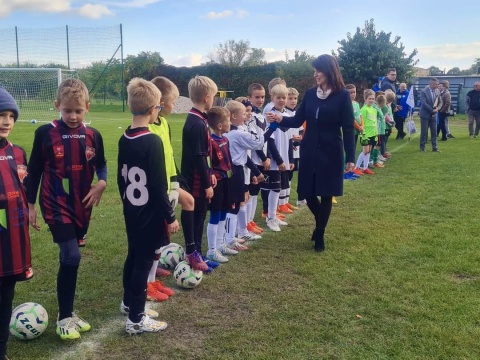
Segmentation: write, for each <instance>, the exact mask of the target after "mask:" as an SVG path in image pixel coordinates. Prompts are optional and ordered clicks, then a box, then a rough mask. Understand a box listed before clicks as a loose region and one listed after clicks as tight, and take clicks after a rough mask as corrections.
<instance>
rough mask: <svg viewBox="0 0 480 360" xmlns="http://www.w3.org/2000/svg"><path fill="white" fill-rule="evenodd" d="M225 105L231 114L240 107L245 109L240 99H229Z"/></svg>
mask: <svg viewBox="0 0 480 360" xmlns="http://www.w3.org/2000/svg"><path fill="white" fill-rule="evenodd" d="M225 107H226V108H227V110H228V111H230V114H231V115H233V114H236V113H238V112H239V111H241V110H242V109H245V105H243V104H242V103H241V102H240V101H237V100H230V101H229V102H227V103H226V104H225Z"/></svg>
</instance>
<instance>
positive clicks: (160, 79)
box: [152, 76, 180, 101]
mask: <svg viewBox="0 0 480 360" xmlns="http://www.w3.org/2000/svg"><path fill="white" fill-rule="evenodd" d="M152 83H153V84H154V85H155V86H156V87H157V88H158V90H160V92H161V93H162V98H161V101H166V100H173V99H176V98H178V97H179V96H180V93H179V92H178V87H177V85H175V84H174V83H173V82H172V81H171V80H169V79H167V78H166V77H164V76H157V77H155V78H153V79H152Z"/></svg>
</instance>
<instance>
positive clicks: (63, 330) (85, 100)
mask: <svg viewBox="0 0 480 360" xmlns="http://www.w3.org/2000/svg"><path fill="white" fill-rule="evenodd" d="M55 107H56V109H57V110H58V111H59V112H60V113H61V118H60V119H59V120H55V121H53V122H51V123H50V124H46V125H42V126H40V127H39V128H38V129H37V130H36V131H35V138H34V140H33V149H32V153H31V156H30V160H29V162H28V173H29V176H28V181H27V184H26V187H27V198H28V207H29V213H30V214H29V217H30V224H31V225H32V227H33V228H35V229H36V230H40V226H39V225H38V224H37V213H36V210H35V202H36V198H37V192H38V188H39V186H40V208H41V210H42V215H43V218H44V220H45V223H47V225H48V227H49V228H50V231H51V233H52V236H53V241H54V242H55V243H57V244H58V247H59V250H60V256H59V258H60V267H59V271H58V276H57V299H58V306H59V314H58V321H57V334H58V335H59V336H60V338H61V339H63V340H65V339H77V338H79V337H80V332H85V331H89V330H90V329H91V326H90V324H89V323H88V322H86V321H85V320H83V319H82V318H80V317H79V316H78V315H76V313H74V312H73V303H74V298H75V289H76V283H77V273H78V267H79V265H80V258H81V256H80V250H79V241H81V240H82V239H83V238H84V236H85V234H86V233H87V230H88V226H89V223H90V215H91V213H92V206H93V205H98V203H99V202H100V198H101V196H102V194H103V191H104V190H105V187H106V186H107V182H106V181H107V166H106V160H105V156H104V149H103V140H102V136H101V135H100V133H99V132H98V131H97V130H95V129H93V128H91V127H87V126H86V125H85V124H84V123H83V121H84V118H85V114H86V113H87V112H88V110H89V109H90V102H89V95H88V90H87V88H86V86H85V84H84V83H83V82H81V81H80V80H78V79H68V80H65V81H63V82H62V83H61V84H60V86H59V88H58V92H57V99H56V101H55ZM95 173H96V174H97V178H98V182H97V183H96V184H95V185H92V181H93V177H94V174H95ZM40 180H41V185H40Z"/></svg>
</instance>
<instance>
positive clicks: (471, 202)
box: [9, 112, 480, 360]
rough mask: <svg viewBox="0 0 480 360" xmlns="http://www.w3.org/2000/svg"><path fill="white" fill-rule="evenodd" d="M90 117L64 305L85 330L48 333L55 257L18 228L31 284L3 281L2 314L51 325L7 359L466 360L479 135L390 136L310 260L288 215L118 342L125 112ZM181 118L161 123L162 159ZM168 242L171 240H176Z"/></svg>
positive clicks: (176, 137) (302, 217) (474, 329)
mask: <svg viewBox="0 0 480 360" xmlns="http://www.w3.org/2000/svg"><path fill="white" fill-rule="evenodd" d="M92 119H93V122H92V126H93V127H95V128H97V129H98V130H100V131H101V133H102V135H103V138H104V142H105V148H106V157H107V160H108V166H109V185H108V187H107V190H106V192H105V193H104V197H103V200H102V202H101V204H100V206H99V207H98V208H95V209H94V212H93V218H92V223H91V228H90V231H89V238H88V243H87V247H86V248H85V249H84V250H82V256H83V258H82V266H81V267H80V272H79V281H78V288H77V297H76V309H77V310H79V311H80V314H81V315H82V316H83V317H85V318H86V319H87V320H88V321H90V322H91V323H92V326H93V330H92V331H91V332H89V333H86V334H84V335H82V338H81V339H80V340H79V341H75V342H62V341H61V340H59V338H58V337H57V336H56V335H55V325H54V323H55V318H56V315H57V307H56V297H55V281H56V273H57V267H58V260H57V257H58V252H57V249H56V246H55V245H54V244H53V242H52V240H51V236H50V234H49V233H48V232H47V228H46V226H43V227H42V231H41V232H39V233H37V232H33V231H32V248H33V266H34V272H35V276H34V278H33V279H32V280H31V281H29V282H25V283H19V284H18V285H17V293H16V297H15V305H18V304H20V303H23V302H26V301H35V302H38V303H40V304H42V305H44V306H45V308H46V309H47V311H48V313H49V315H50V322H51V323H50V325H49V327H48V329H47V331H46V333H45V334H43V335H42V336H41V337H39V338H38V339H36V340H33V341H29V342H21V341H18V340H16V339H14V338H11V341H10V342H9V356H10V357H11V358H12V359H14V360H19V359H22V360H29V359H75V360H77V359H209V360H212V359H478V358H480V347H479V345H478V342H479V340H478V339H479V338H480V316H479V311H478V309H479V305H480V297H479V296H478V293H479V284H480V281H479V279H480V267H479V263H480V253H479V251H478V233H479V225H478V224H479V215H478V198H479V196H478V194H479V190H478V188H477V186H478V184H479V183H480V169H479V166H478V158H477V156H476V155H475V154H478V153H479V151H480V139H470V138H469V137H468V131H467V125H466V120H465V118H464V117H462V116H457V117H455V118H454V119H453V120H451V124H450V127H451V130H452V133H453V134H454V135H455V136H456V139H453V140H449V141H447V142H445V143H443V142H439V146H440V149H441V151H442V152H441V153H432V152H430V151H429V152H427V153H420V152H419V146H418V134H416V135H415V136H414V138H413V139H412V141H411V142H408V141H406V140H405V141H395V140H390V143H389V148H390V150H391V151H392V153H393V157H392V159H391V160H389V161H388V163H387V166H386V167H385V168H384V169H378V170H377V171H376V174H375V175H374V176H370V177H366V176H364V177H362V178H361V179H358V180H356V181H350V182H347V183H346V184H345V195H344V196H343V197H341V198H339V199H338V205H335V206H334V209H333V212H332V216H331V219H330V223H329V226H328V228H327V232H326V246H327V250H326V251H325V252H324V253H321V254H318V253H315V252H314V251H313V250H312V247H313V246H312V243H311V242H310V240H309V239H310V235H311V231H312V230H313V218H312V216H311V215H310V213H309V211H308V210H307V209H303V210H300V211H298V212H296V213H295V214H293V215H290V217H288V218H287V219H288V222H289V226H288V227H286V228H283V229H284V230H283V231H282V232H281V233H278V234H272V233H269V232H266V234H265V236H264V238H263V239H262V240H260V241H259V242H258V243H256V244H253V245H252V246H251V248H250V250H249V251H248V252H245V253H241V254H239V255H238V256H237V257H233V258H231V261H230V262H229V263H228V264H225V265H222V266H221V267H220V268H219V269H217V270H215V272H214V273H213V274H211V275H209V276H205V277H204V279H203V281H202V283H201V284H200V286H199V287H198V288H196V289H194V290H191V291H186V290H180V289H177V288H176V287H175V285H174V280H173V278H172V279H168V280H167V281H166V283H167V284H168V285H170V286H172V287H174V288H175V289H176V290H177V293H176V295H175V296H174V297H173V298H171V299H170V300H168V301H167V302H164V303H161V304H155V305H153V307H154V308H155V309H156V310H158V311H159V312H160V314H161V318H162V320H165V321H167V322H168V324H169V327H168V328H167V329H166V330H165V331H164V332H162V333H160V334H145V335H143V336H140V337H132V338H131V337H127V336H125V335H124V321H125V319H124V317H123V316H122V315H120V313H119V311H118V307H119V304H120V301H121V296H122V266H123V261H124V258H125V255H126V238H125V231H124V222H123V217H122V211H121V203H120V198H119V195H118V190H117V187H116V167H117V163H116V156H117V142H118V139H119V137H120V136H121V134H122V132H123V131H124V129H125V127H126V126H127V125H128V123H129V116H128V114H127V113H126V114H122V113H111V112H98V113H92ZM183 119H184V116H182V115H176V116H172V117H171V119H170V124H171V127H172V136H173V146H174V149H175V150H176V154H180V153H181V152H180V148H181V140H180V137H181V128H182V124H183ZM37 125H38V124H37ZM37 125H32V124H28V123H18V124H17V125H16V127H15V129H14V131H13V135H12V136H11V140H12V141H13V142H15V143H17V144H19V145H22V146H24V147H25V149H26V150H27V153H28V152H29V151H30V150H31V145H32V139H33V133H34V130H35V128H36V126H37ZM417 128H419V126H418V123H417ZM427 150H430V148H429V147H428V148H427ZM177 160H178V161H180V159H179V158H178V156H177ZM293 198H295V195H293ZM295 200H296V199H295ZM173 241H174V242H179V243H180V244H182V245H183V240H182V239H181V236H177V235H175V236H174V238H173Z"/></svg>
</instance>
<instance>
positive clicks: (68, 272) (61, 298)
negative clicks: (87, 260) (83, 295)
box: [57, 264, 78, 320]
mask: <svg viewBox="0 0 480 360" xmlns="http://www.w3.org/2000/svg"><path fill="white" fill-rule="evenodd" d="M77 274H78V266H73V265H66V264H60V268H59V270H58V276H57V298H58V308H59V313H58V320H63V319H65V318H68V317H71V316H72V312H73V302H74V299H75V289H76V287H77Z"/></svg>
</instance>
